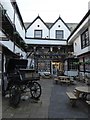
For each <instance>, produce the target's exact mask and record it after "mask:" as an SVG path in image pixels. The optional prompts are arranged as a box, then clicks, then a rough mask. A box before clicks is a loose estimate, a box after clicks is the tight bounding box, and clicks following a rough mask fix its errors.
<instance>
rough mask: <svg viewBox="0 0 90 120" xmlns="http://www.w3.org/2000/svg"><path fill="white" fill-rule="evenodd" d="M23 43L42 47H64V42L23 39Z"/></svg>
mask: <svg viewBox="0 0 90 120" xmlns="http://www.w3.org/2000/svg"><path fill="white" fill-rule="evenodd" d="M25 42H26V43H27V44H43V45H66V44H67V42H66V41H60V40H50V39H46V40H43V39H41V40H40V39H25Z"/></svg>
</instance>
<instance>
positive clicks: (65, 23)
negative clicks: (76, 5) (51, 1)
mask: <svg viewBox="0 0 90 120" xmlns="http://www.w3.org/2000/svg"><path fill="white" fill-rule="evenodd" d="M58 20H61V21H62V22H63V23H64V25H65V26H66V27H67V28H68V29H69V30H70V28H69V27H68V26H67V24H66V23H65V22H64V21H63V20H62V18H61V17H60V16H59V18H58V19H57V20H56V21H55V22H54V23H53V24H52V26H51V28H52V27H53V26H54V25H55V24H56V22H57V21H58ZM51 28H50V29H51ZM70 31H71V30H70Z"/></svg>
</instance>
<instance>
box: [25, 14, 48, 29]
mask: <svg viewBox="0 0 90 120" xmlns="http://www.w3.org/2000/svg"><path fill="white" fill-rule="evenodd" d="M37 19H40V20H41V21H42V22H43V24H44V25H45V26H46V27H47V28H48V29H49V27H48V26H47V24H46V23H45V22H44V21H43V20H42V19H41V17H40V16H39V15H38V16H37V17H36V18H35V19H34V20H33V22H31V23H30V25H29V26H28V27H27V29H28V28H29V27H30V26H31V25H32V24H33V23H34V22H35V21H36V20H37Z"/></svg>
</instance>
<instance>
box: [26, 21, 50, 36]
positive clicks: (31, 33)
mask: <svg viewBox="0 0 90 120" xmlns="http://www.w3.org/2000/svg"><path fill="white" fill-rule="evenodd" d="M38 25H39V27H38ZM34 30H42V38H46V37H47V36H49V29H48V28H47V27H46V26H45V25H44V23H43V22H42V21H41V20H40V19H37V20H36V21H35V22H34V23H33V24H32V25H31V26H30V27H29V28H28V29H27V33H26V37H31V38H33V37H34Z"/></svg>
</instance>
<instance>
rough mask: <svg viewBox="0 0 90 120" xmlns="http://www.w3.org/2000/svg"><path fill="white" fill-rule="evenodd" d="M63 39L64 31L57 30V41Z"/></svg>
mask: <svg viewBox="0 0 90 120" xmlns="http://www.w3.org/2000/svg"><path fill="white" fill-rule="evenodd" d="M62 38H63V30H56V39H62Z"/></svg>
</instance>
